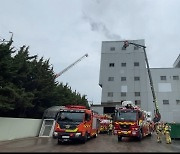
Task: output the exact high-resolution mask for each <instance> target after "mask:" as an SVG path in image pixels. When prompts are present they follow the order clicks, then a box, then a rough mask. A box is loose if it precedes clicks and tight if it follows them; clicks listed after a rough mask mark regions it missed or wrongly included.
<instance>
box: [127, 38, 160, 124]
mask: <svg viewBox="0 0 180 154" xmlns="http://www.w3.org/2000/svg"><path fill="white" fill-rule="evenodd" d="M129 44H132V45H135V46H137V47H142V48H143V51H144V56H145V61H146V65H147V70H148V75H149V81H150V87H151V92H152V96H153V103H154V106H155V110H154V118H153V122H158V121H160V120H161V114H160V112H159V109H158V105H157V97H156V94H155V90H154V86H153V80H152V76H151V71H150V68H149V63H148V59H147V55H146V50H145V48H146V46H143V45H140V44H136V43H132V42H129V41H124V47H125V48H126V47H128V46H129Z"/></svg>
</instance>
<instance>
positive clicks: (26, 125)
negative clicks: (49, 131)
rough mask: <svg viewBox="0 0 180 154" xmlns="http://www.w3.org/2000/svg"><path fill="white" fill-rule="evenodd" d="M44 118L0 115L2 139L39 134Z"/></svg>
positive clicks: (0, 134) (0, 138) (0, 139)
mask: <svg viewBox="0 0 180 154" xmlns="http://www.w3.org/2000/svg"><path fill="white" fill-rule="evenodd" d="M41 124H42V119H23V118H4V117H0V141H5V140H12V139H19V138H25V137H35V136H38V135H39V131H40V128H41Z"/></svg>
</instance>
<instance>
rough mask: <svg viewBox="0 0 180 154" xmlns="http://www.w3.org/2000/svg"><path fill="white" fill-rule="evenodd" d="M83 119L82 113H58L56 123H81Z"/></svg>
mask: <svg viewBox="0 0 180 154" xmlns="http://www.w3.org/2000/svg"><path fill="white" fill-rule="evenodd" d="M83 118H84V112H69V111H63V112H60V114H59V116H58V121H72V122H82V121H83Z"/></svg>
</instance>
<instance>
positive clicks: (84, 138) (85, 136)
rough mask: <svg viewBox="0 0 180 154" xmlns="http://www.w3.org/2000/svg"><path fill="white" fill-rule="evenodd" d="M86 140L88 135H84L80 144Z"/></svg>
mask: <svg viewBox="0 0 180 154" xmlns="http://www.w3.org/2000/svg"><path fill="white" fill-rule="evenodd" d="M87 139H88V134H87V133H86V134H85V135H84V137H83V139H82V143H83V144H85V143H86V141H87Z"/></svg>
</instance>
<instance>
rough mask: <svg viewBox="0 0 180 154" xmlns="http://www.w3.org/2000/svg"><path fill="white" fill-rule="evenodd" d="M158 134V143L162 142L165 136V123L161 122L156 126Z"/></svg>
mask: <svg viewBox="0 0 180 154" xmlns="http://www.w3.org/2000/svg"><path fill="white" fill-rule="evenodd" d="M156 134H157V142H158V143H161V142H162V135H163V123H162V122H159V123H158V124H157V126H156Z"/></svg>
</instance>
